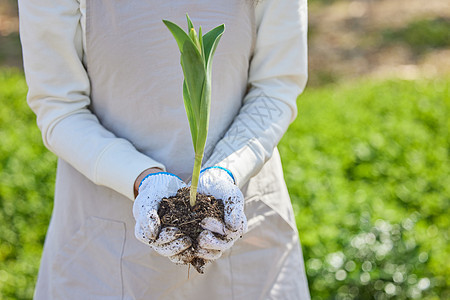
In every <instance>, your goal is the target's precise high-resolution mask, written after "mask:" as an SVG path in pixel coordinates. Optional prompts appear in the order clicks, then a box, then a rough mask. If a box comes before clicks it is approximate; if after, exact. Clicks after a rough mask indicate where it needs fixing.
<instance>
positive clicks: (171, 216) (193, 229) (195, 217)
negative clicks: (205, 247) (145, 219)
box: [158, 187, 225, 273]
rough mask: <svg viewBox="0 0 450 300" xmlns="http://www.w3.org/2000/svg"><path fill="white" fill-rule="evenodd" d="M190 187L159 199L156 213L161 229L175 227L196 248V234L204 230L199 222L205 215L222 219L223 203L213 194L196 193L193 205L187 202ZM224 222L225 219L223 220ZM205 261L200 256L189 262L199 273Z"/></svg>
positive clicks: (193, 249)
mask: <svg viewBox="0 0 450 300" xmlns="http://www.w3.org/2000/svg"><path fill="white" fill-rule="evenodd" d="M189 193H190V188H188V187H186V188H181V189H179V190H178V192H177V194H176V195H175V196H173V197H169V198H163V199H162V200H161V203H160V206H159V209H158V215H159V218H160V220H161V229H162V228H164V227H177V228H178V229H180V231H181V232H182V233H184V234H185V235H187V236H189V237H190V238H191V240H192V246H191V247H190V249H188V250H191V251H192V252H195V251H196V250H197V248H198V247H199V246H198V240H197V238H198V236H199V234H200V233H201V232H202V231H203V230H204V229H203V228H202V227H201V226H200V222H201V221H202V220H203V219H204V218H206V217H213V218H217V219H219V220H222V221H224V212H223V210H224V205H223V202H222V200H220V199H216V198H214V197H213V196H209V195H203V194H199V193H197V201H196V203H195V205H194V206H191V204H190V203H189V196H190V195H189ZM224 222H225V221H224ZM205 263H206V261H205V260H204V259H202V258H198V257H194V258H193V259H192V260H191V261H190V264H191V265H192V266H193V267H194V268H195V269H196V270H197V272H199V273H203V267H204V265H205Z"/></svg>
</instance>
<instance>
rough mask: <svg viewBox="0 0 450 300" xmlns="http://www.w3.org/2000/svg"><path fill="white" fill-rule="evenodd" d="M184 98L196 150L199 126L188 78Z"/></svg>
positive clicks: (184, 87)
mask: <svg viewBox="0 0 450 300" xmlns="http://www.w3.org/2000/svg"><path fill="white" fill-rule="evenodd" d="M183 100H184V108H185V109H186V115H187V117H188V121H189V128H190V129H191V137H192V144H193V145H194V151H197V135H198V127H197V120H196V119H195V115H194V112H193V110H192V105H191V104H192V102H191V98H190V96H189V90H188V88H187V85H186V80H184V81H183Z"/></svg>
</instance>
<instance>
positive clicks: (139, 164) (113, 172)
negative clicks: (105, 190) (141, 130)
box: [94, 140, 166, 200]
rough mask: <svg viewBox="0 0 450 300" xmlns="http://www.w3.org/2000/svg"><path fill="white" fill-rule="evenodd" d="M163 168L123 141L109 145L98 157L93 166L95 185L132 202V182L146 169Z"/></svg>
mask: <svg viewBox="0 0 450 300" xmlns="http://www.w3.org/2000/svg"><path fill="white" fill-rule="evenodd" d="M149 168H160V169H162V170H164V171H165V170H166V168H165V166H164V165H163V164H161V163H159V162H157V161H155V160H153V159H151V158H150V157H148V156H146V155H144V154H142V153H140V152H138V151H137V150H136V149H135V148H134V147H133V146H132V145H131V144H130V143H128V142H127V141H125V140H117V141H116V142H114V143H112V144H110V145H109V146H108V147H106V149H105V150H103V152H102V153H101V155H100V156H99V158H98V160H97V163H96V165H95V179H94V181H95V183H96V184H99V185H104V186H107V187H110V188H112V189H113V190H115V191H116V192H118V193H120V194H122V195H124V196H126V197H127V198H129V199H130V200H134V190H133V189H134V182H135V180H136V178H137V177H138V176H139V175H140V174H141V173H142V172H143V171H144V170H146V169H149Z"/></svg>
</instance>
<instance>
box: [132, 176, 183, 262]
mask: <svg viewBox="0 0 450 300" xmlns="http://www.w3.org/2000/svg"><path fill="white" fill-rule="evenodd" d="M185 186H186V184H185V183H184V182H183V181H182V180H181V179H180V178H178V176H176V175H174V174H171V173H167V172H159V173H152V174H150V175H148V176H147V177H145V178H144V179H143V180H142V183H141V185H140V187H139V192H138V195H137V197H136V200H135V201H134V204H133V216H134V218H135V219H136V226H135V229H134V234H135V236H136V238H137V239H138V240H140V241H141V242H143V243H145V244H149V245H150V246H152V248H153V249H154V250H155V251H156V252H157V253H159V254H160V255H162V256H168V257H171V256H174V255H177V254H179V253H181V252H183V251H184V250H186V249H187V248H189V247H190V246H191V245H192V241H191V239H190V238H189V237H187V236H186V235H184V234H183V233H181V232H180V230H179V229H178V228H176V227H166V228H163V229H162V230H160V229H161V221H160V219H159V216H158V208H159V204H160V202H161V199H162V198H168V197H172V196H175V195H176V193H177V191H178V190H179V189H180V188H182V187H185Z"/></svg>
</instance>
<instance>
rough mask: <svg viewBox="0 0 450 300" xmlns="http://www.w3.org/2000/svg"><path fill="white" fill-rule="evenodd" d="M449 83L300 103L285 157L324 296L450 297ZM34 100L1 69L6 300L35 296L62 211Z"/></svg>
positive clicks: (351, 90)
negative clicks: (46, 245)
mask: <svg viewBox="0 0 450 300" xmlns="http://www.w3.org/2000/svg"><path fill="white" fill-rule="evenodd" d="M449 83H450V79H438V80H417V81H401V80H383V81H378V82H375V81H359V82H356V83H353V84H351V85H350V84H348V85H329V86H325V87H322V88H315V89H307V91H306V92H305V93H304V95H303V96H301V97H300V99H299V117H298V118H297V120H296V121H295V122H294V123H293V124H292V125H291V127H290V129H289V131H288V133H287V134H286V136H285V137H284V138H283V140H282V142H281V144H280V151H281V153H282V158H283V162H284V166H285V176H286V180H287V183H288V186H289V189H290V193H291V197H292V200H293V203H294V208H295V211H296V219H297V224H298V228H299V231H300V235H301V239H302V245H303V249H304V254H305V262H306V267H307V273H308V279H309V284H310V288H311V293H312V296H313V298H314V299H371V298H375V299H388V298H392V299H406V298H414V297H416V298H420V299H445V298H446V297H447V298H448V297H449V296H450V292H449V290H448V288H447V287H446V286H448V285H449V282H448V281H447V282H446V280H448V278H450V276H449V275H450V270H449V266H448V264H447V263H446V261H447V257H448V256H449V254H450V251H449V243H448V235H449V231H448V228H449V221H448V218H446V213H447V214H448V205H449V200H450V190H449V184H448V182H450V175H449V174H450V166H449V149H450V147H449V140H450V136H449V128H450V123H449V118H448V116H449V115H450V100H449V97H448V95H449ZM25 94H26V85H25V82H24V79H23V75H22V74H19V73H15V72H12V71H0V101H1V106H0V141H1V143H0V160H1V163H0V170H1V174H2V176H1V177H0V224H1V229H0V299H31V297H32V292H33V288H34V283H35V279H36V275H37V270H38V265H39V259H40V255H41V251H42V244H43V241H44V237H45V231H46V229H47V226H48V222H49V218H50V213H51V209H52V196H53V189H54V174H55V167H56V158H55V156H54V155H53V154H51V153H50V152H48V151H47V150H45V148H44V147H43V145H42V142H41V137H40V133H39V131H38V129H37V127H36V124H35V117H34V115H33V114H32V112H31V111H30V109H29V108H28V107H27V105H26V102H25ZM428 283H429V287H428V288H426V289H423V290H421V288H425V287H427V285H428ZM392 292H395V293H396V295H395V296H394V295H393V294H392Z"/></svg>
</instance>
